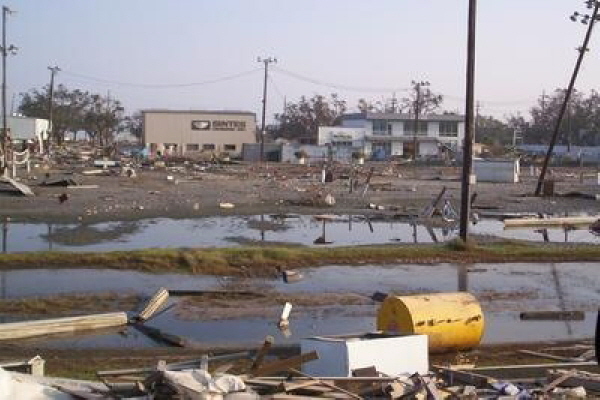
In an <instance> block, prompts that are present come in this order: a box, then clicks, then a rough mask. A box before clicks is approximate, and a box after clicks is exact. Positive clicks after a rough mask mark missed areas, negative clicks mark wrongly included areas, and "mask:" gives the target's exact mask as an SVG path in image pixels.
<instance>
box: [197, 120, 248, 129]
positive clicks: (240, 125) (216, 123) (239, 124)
mask: <svg viewBox="0 0 600 400" xmlns="http://www.w3.org/2000/svg"><path fill="white" fill-rule="evenodd" d="M192 130H194V131H210V130H213V131H245V130H246V121H235V120H219V119H217V120H213V121H192Z"/></svg>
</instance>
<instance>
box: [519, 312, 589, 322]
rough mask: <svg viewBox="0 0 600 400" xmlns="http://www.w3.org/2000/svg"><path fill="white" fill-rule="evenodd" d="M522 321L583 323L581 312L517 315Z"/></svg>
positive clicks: (583, 315) (526, 313)
mask: <svg viewBox="0 0 600 400" xmlns="http://www.w3.org/2000/svg"><path fill="white" fill-rule="evenodd" d="M519 318H520V319H522V320H535V321H583V320H584V319H585V313H584V312H583V311H575V310H573V311H524V312H522V313H521V314H519Z"/></svg>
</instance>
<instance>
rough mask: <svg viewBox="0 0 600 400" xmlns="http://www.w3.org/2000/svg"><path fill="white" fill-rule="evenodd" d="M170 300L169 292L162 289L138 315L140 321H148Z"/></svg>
mask: <svg viewBox="0 0 600 400" xmlns="http://www.w3.org/2000/svg"><path fill="white" fill-rule="evenodd" d="M168 300H169V291H168V290H167V289H165V288H160V289H159V290H158V291H157V292H156V293H155V294H154V296H152V298H150V300H149V301H148V303H147V304H146V307H144V309H143V310H142V311H140V313H139V314H138V315H137V317H136V319H137V320H138V321H142V322H143V321H147V320H148V319H150V318H151V317H152V315H154V313H156V312H157V311H158V310H160V308H161V307H162V306H163V305H164V304H165V303H166V302H167V301H168Z"/></svg>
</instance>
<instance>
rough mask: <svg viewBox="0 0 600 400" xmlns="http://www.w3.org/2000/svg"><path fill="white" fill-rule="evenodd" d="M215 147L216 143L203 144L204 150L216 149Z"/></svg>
mask: <svg viewBox="0 0 600 400" xmlns="http://www.w3.org/2000/svg"><path fill="white" fill-rule="evenodd" d="M214 149H215V145H214V143H204V144H203V145H202V150H214Z"/></svg>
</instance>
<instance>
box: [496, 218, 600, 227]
mask: <svg viewBox="0 0 600 400" xmlns="http://www.w3.org/2000/svg"><path fill="white" fill-rule="evenodd" d="M597 220H598V216H592V217H553V218H511V219H505V220H504V228H505V229H509V228H530V227H538V226H556V227H565V226H589V225H590V224H592V223H593V222H596V221H597Z"/></svg>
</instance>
